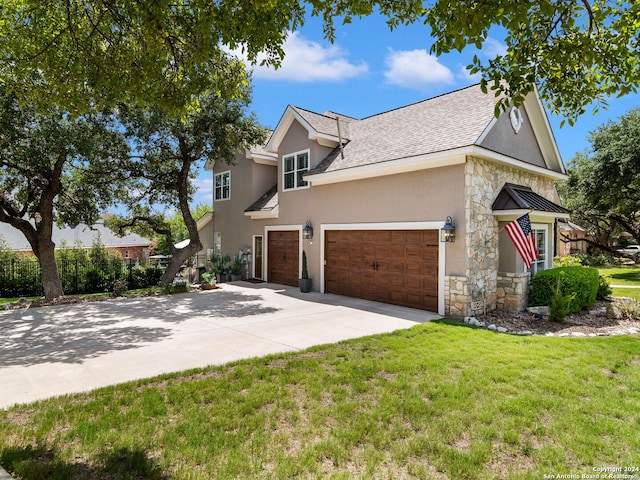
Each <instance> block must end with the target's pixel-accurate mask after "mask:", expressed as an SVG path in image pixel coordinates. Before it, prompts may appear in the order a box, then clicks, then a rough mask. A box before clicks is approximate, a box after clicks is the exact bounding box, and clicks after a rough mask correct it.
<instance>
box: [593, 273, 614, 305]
mask: <svg viewBox="0 0 640 480" xmlns="http://www.w3.org/2000/svg"><path fill="white" fill-rule="evenodd" d="M612 293H613V290H611V287H610V286H609V281H608V280H607V279H606V278H605V277H603V276H602V275H600V278H599V280H598V293H597V294H596V299H597V300H605V299H606V298H607V297H608V296H609V295H611V294H612Z"/></svg>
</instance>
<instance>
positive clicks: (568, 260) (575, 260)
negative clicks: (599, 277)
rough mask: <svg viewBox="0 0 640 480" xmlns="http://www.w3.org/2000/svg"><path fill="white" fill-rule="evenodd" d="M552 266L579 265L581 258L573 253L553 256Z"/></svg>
mask: <svg viewBox="0 0 640 480" xmlns="http://www.w3.org/2000/svg"><path fill="white" fill-rule="evenodd" d="M553 266H554V267H581V266H582V260H580V257H577V256H575V255H567V256H566V257H554V259H553Z"/></svg>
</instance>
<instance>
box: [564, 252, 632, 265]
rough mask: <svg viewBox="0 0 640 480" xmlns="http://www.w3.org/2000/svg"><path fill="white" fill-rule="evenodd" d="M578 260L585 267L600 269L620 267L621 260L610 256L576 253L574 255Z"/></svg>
mask: <svg viewBox="0 0 640 480" xmlns="http://www.w3.org/2000/svg"><path fill="white" fill-rule="evenodd" d="M575 256H576V258H579V259H580V262H581V263H582V265H584V266H585V267H602V266H607V265H622V263H623V262H624V260H623V259H621V258H618V257H614V256H611V255H605V254H604V253H598V254H596V255H587V254H585V253H578V254H576V255H575Z"/></svg>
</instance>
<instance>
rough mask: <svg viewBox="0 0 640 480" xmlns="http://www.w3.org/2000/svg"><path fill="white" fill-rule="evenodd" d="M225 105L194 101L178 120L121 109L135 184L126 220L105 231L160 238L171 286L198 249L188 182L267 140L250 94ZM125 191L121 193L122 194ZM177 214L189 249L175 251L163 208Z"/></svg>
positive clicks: (153, 111)
mask: <svg viewBox="0 0 640 480" xmlns="http://www.w3.org/2000/svg"><path fill="white" fill-rule="evenodd" d="M241 93H242V95H240V96H239V97H237V98H235V99H232V100H229V99H226V98H223V97H222V96H220V95H216V94H209V95H206V96H203V97H202V98H199V99H198V105H199V106H198V108H195V109H193V110H191V111H190V112H189V113H188V114H186V115H185V116H184V117H182V118H176V117H174V116H172V115H170V114H167V112H166V111H164V110H162V109H160V108H142V107H133V108H131V107H126V106H121V115H120V118H121V121H122V123H123V125H124V126H125V127H126V134H127V137H128V139H129V141H130V143H131V145H132V146H133V157H132V165H131V167H130V169H131V172H132V175H133V176H134V177H135V178H136V179H137V180H136V182H135V183H132V185H131V188H129V189H128V190H126V193H127V195H126V196H124V197H121V201H122V203H123V204H124V205H126V206H127V207H128V211H127V213H126V214H125V215H118V216H114V217H112V218H111V219H110V221H109V226H110V227H111V228H113V229H114V230H116V231H119V232H124V231H126V230H127V229H136V230H137V231H143V230H141V229H144V228H146V229H150V230H152V231H153V232H155V233H156V234H160V235H163V236H164V237H165V239H166V244H167V245H168V246H169V248H170V253H171V260H170V263H169V265H168V266H167V268H166V270H165V272H164V274H163V276H162V279H161V283H163V284H167V283H171V281H172V280H173V278H174V277H175V275H176V274H177V273H178V272H179V270H180V267H181V265H182V264H183V263H184V262H185V261H186V260H187V259H189V258H190V257H192V256H193V255H195V254H196V253H197V252H198V251H200V250H201V249H202V243H201V242H200V236H199V233H198V227H197V224H196V219H195V218H194V216H193V212H192V210H191V208H190V207H189V205H190V202H191V200H192V196H193V192H194V191H193V185H192V182H191V180H192V179H193V178H194V177H195V176H196V174H197V172H198V170H199V169H200V168H202V166H203V165H204V162H205V161H206V160H211V161H222V162H227V163H232V162H233V161H234V158H235V155H236V154H237V153H238V152H241V151H243V149H246V148H248V147H250V146H252V145H257V144H261V143H262V142H263V141H264V140H265V136H266V131H265V129H263V128H262V127H260V126H259V125H258V123H257V120H256V118H255V117H254V116H253V115H251V114H249V113H248V105H249V103H250V101H251V100H250V89H249V87H248V86H246V85H245V86H244V88H243V90H242V91H241ZM124 192H125V191H123V193H124ZM167 206H169V207H172V208H175V209H176V210H177V212H178V213H179V214H180V216H181V217H182V219H183V221H184V225H185V226H186V230H187V232H188V236H187V238H189V244H188V245H187V246H186V247H183V248H179V249H178V248H176V247H175V243H176V231H175V229H172V228H171V222H169V221H168V220H167V219H166V217H165V215H164V209H165V208H166V207H167Z"/></svg>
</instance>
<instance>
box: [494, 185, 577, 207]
mask: <svg viewBox="0 0 640 480" xmlns="http://www.w3.org/2000/svg"><path fill="white" fill-rule="evenodd" d="M491 208H492V209H493V210H523V209H524V210H535V211H538V212H553V213H569V210H567V209H566V208H563V207H561V206H560V205H557V204H555V203H553V202H551V201H549V200H547V199H546V198H544V197H542V196H540V195H538V194H537V193H535V192H534V191H533V190H531V188H529V187H523V186H522V185H516V184H513V183H505V184H504V186H503V187H502V190H500V193H499V194H498V196H497V197H496V199H495V201H494V202H493V205H492V207H491Z"/></svg>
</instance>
